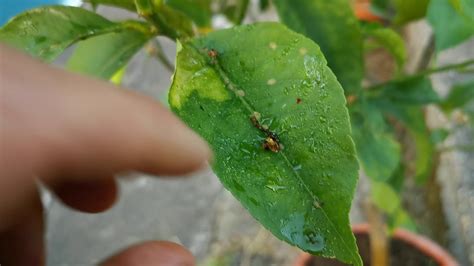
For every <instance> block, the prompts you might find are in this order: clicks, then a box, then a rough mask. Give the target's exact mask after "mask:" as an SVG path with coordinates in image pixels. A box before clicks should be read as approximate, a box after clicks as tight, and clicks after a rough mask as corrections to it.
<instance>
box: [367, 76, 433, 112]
mask: <svg viewBox="0 0 474 266" xmlns="http://www.w3.org/2000/svg"><path fill="white" fill-rule="evenodd" d="M369 94H370V96H371V97H373V98H378V99H388V100H390V101H392V102H397V103H400V104H411V105H422V104H429V103H438V102H439V101H440V98H439V96H438V94H437V93H436V92H435V91H434V89H433V86H432V84H431V80H430V79H429V78H428V77H426V76H422V77H413V78H409V79H406V80H399V81H397V80H394V81H391V82H389V83H388V84H385V85H384V86H383V87H381V88H380V89H379V90H375V91H371V92H369Z"/></svg>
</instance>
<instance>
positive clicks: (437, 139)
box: [430, 128, 449, 144]
mask: <svg viewBox="0 0 474 266" xmlns="http://www.w3.org/2000/svg"><path fill="white" fill-rule="evenodd" d="M448 136H449V130H447V129H445V128H437V129H435V130H432V131H431V137H430V139H431V142H432V143H433V144H439V143H442V142H443V141H444V140H445V139H446V138H447V137H448Z"/></svg>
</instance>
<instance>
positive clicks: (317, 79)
mask: <svg viewBox="0 0 474 266" xmlns="http://www.w3.org/2000/svg"><path fill="white" fill-rule="evenodd" d="M169 101H170V106H171V108H172V110H173V111H174V112H175V113H176V114H177V115H178V116H180V117H181V118H182V119H183V120H184V121H185V122H186V123H187V124H188V125H189V126H190V127H191V128H193V129H194V130H196V131H197V132H198V133H199V134H200V135H201V136H202V137H204V138H205V139H206V140H207V141H208V142H209V144H210V145H211V147H212V149H213V151H214V161H213V165H212V167H213V169H214V171H215V173H216V174H217V176H218V177H219V179H220V180H221V182H222V183H223V184H224V186H225V187H226V188H227V189H228V190H230V191H231V192H232V193H233V194H234V196H235V197H236V198H237V199H238V200H239V201H240V202H241V203H242V204H243V205H244V206H245V207H246V208H247V209H248V210H249V212H250V213H251V214H252V215H253V216H254V217H255V218H256V219H257V220H259V221H260V222H261V223H262V224H263V225H264V226H265V227H266V228H267V229H269V230H270V231H271V232H272V233H273V234H274V235H275V236H277V237H278V238H280V239H282V240H285V241H287V242H288V243H290V244H293V245H296V246H298V247H300V248H301V249H303V250H305V251H307V252H310V253H312V254H317V255H321V256H325V257H336V258H337V259H339V260H341V261H343V262H346V263H352V264H356V265H361V260H360V257H359V255H358V252H357V247H356V245H355V241H354V237H353V235H352V232H351V229H350V226H349V217H348V212H349V209H350V206H351V200H352V197H353V193H354V189H355V186H356V182H357V170H358V164H357V160H356V157H355V151H354V145H353V142H352V140H351V137H350V134H351V133H350V124H349V117H348V112H347V109H346V107H345V98H344V94H343V90H342V88H341V86H340V85H339V83H338V82H337V80H336V78H335V76H334V74H333V73H332V72H331V70H330V69H329V68H328V67H327V66H326V60H325V59H324V56H323V55H322V53H321V52H320V50H319V47H318V46H317V45H316V44H314V43H313V42H312V41H311V40H309V39H307V38H305V37H304V36H302V35H299V34H297V33H295V32H292V31H291V30H289V29H287V28H286V27H284V26H283V25H281V24H278V23H259V24H254V25H245V26H238V27H234V28H232V29H228V30H222V31H216V32H212V33H210V34H209V35H207V36H206V37H203V38H199V39H195V40H193V41H192V42H185V43H182V44H181V45H179V46H178V55H177V68H176V72H175V74H174V79H173V84H172V86H171V89H170V94H169ZM265 147H266V148H265Z"/></svg>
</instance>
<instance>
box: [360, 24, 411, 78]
mask: <svg viewBox="0 0 474 266" xmlns="http://www.w3.org/2000/svg"><path fill="white" fill-rule="evenodd" d="M362 30H363V33H364V36H365V37H366V38H368V39H369V40H368V42H367V41H366V42H365V43H364V44H365V45H366V46H368V44H371V43H372V42H375V43H376V44H378V45H380V46H381V47H383V48H385V49H386V50H387V51H388V52H389V53H390V54H391V55H392V56H393V58H394V59H395V61H396V62H397V66H398V70H401V69H402V68H403V65H404V64H405V60H406V49H405V42H404V40H403V38H402V36H400V34H398V33H397V32H396V31H394V30H392V29H390V28H384V27H382V26H380V25H378V24H368V25H365V26H364V27H362Z"/></svg>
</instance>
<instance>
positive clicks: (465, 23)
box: [427, 0, 474, 52]
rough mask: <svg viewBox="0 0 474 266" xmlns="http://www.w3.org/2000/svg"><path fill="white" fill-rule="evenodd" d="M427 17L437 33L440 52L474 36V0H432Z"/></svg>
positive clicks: (436, 37) (437, 48)
mask: <svg viewBox="0 0 474 266" xmlns="http://www.w3.org/2000/svg"><path fill="white" fill-rule="evenodd" d="M470 11H471V12H470ZM427 18H428V21H429V23H430V24H431V26H432V27H433V30H434V33H435V34H434V35H435V43H436V50H437V51H438V52H439V51H441V50H444V49H447V48H450V47H453V46H456V45H458V44H460V43H462V42H464V41H466V40H467V39H469V38H470V37H472V36H474V1H472V0H431V3H430V6H429V7H428V14H427Z"/></svg>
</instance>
